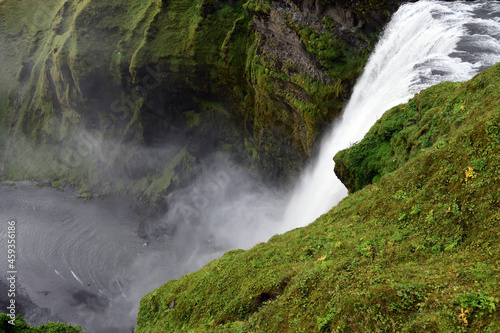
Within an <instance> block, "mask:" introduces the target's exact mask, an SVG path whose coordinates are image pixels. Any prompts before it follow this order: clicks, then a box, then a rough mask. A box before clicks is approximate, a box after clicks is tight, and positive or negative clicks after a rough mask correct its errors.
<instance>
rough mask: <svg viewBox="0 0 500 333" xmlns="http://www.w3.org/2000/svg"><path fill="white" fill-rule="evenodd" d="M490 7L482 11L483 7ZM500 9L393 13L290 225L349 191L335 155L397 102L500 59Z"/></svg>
mask: <svg viewBox="0 0 500 333" xmlns="http://www.w3.org/2000/svg"><path fill="white" fill-rule="evenodd" d="M486 9H487V11H485V12H487V15H486V16H484V15H483V16H481V17H479V16H478V14H477V13H478V12H481V11H484V10H486ZM499 9H500V7H499V6H498V5H497V4H493V3H485V2H482V3H476V4H470V3H463V2H458V3H457V2H455V3H443V2H431V1H420V2H418V3H415V4H406V5H403V6H402V7H401V8H400V9H399V10H398V11H397V12H396V13H395V14H394V16H393V18H392V20H391V22H390V23H389V25H388V26H387V28H386V30H385V32H384V34H383V36H382V38H381V40H380V42H379V43H378V45H377V47H376V49H375V51H374V52H373V54H372V56H371V57H370V60H369V61H368V64H367V65H366V67H365V70H364V73H363V75H362V76H361V77H360V79H359V80H358V83H357V84H356V86H355V88H354V91H353V94H352V96H351V99H350V101H349V103H348V104H347V107H346V108H345V110H344V113H343V115H342V117H341V119H339V120H338V121H337V122H335V124H334V125H333V129H332V130H331V133H330V134H329V135H327V136H326V137H325V139H324V140H323V142H322V145H321V149H320V154H319V156H318V158H317V160H316V161H315V162H314V164H313V165H312V167H310V168H309V169H308V170H307V171H306V172H305V173H304V174H303V176H302V178H301V179H300V181H299V184H298V185H297V186H296V188H295V190H294V192H293V195H292V199H291V200H290V203H289V205H288V207H287V210H286V213H285V219H284V221H285V222H284V229H283V230H289V229H292V228H294V227H299V226H304V225H306V224H307V223H310V222H311V221H314V219H316V218H317V217H319V216H320V215H321V214H323V213H325V212H327V211H328V210H329V209H330V208H331V207H332V206H334V205H335V204H336V203H338V202H339V201H340V200H341V199H342V198H344V197H345V196H346V195H347V189H346V188H345V187H344V186H343V184H342V183H341V182H340V181H339V180H338V178H337V177H336V176H335V174H334V172H333V167H334V164H333V161H332V158H333V156H334V155H335V154H336V153H337V152H338V151H339V150H342V149H345V148H347V147H349V146H350V145H351V144H352V143H355V142H357V141H359V140H361V139H362V138H363V136H364V135H365V134H366V133H367V132H368V130H369V129H370V127H371V126H372V125H373V124H374V123H375V121H376V120H377V119H378V118H380V117H381V115H382V114H383V113H384V112H385V111H386V110H388V109H390V108H391V107H393V106H395V105H398V104H401V103H405V102H407V101H408V100H409V99H410V98H411V97H413V96H414V94H415V93H418V92H419V91H420V90H422V89H424V88H427V87H429V86H431V85H434V84H437V83H439V82H443V81H464V80H468V79H470V78H471V77H472V76H473V75H474V74H476V73H478V72H479V71H480V70H482V69H484V68H486V67H489V66H492V65H493V64H495V63H496V62H498V61H500V43H499V37H500V23H499V21H500V20H499V18H498V16H499Z"/></svg>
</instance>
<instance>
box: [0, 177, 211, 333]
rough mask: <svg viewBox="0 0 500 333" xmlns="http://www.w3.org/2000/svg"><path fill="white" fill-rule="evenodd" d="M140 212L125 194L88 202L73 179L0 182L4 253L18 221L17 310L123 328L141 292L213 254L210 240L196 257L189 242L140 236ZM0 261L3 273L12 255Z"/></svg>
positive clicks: (39, 317) (31, 317)
mask: <svg viewBox="0 0 500 333" xmlns="http://www.w3.org/2000/svg"><path fill="white" fill-rule="evenodd" d="M141 219H144V217H141V216H140V215H139V214H138V213H137V212H136V211H135V210H134V209H133V205H132V203H131V202H127V200H125V199H123V198H108V199H105V200H90V201H88V202H84V201H83V200H82V199H80V198H78V193H77V191H76V190H75V189H74V188H70V187H67V188H66V189H65V190H64V192H61V191H58V190H55V189H53V188H39V187H36V186H34V184H30V183H28V182H19V183H17V185H16V187H8V186H0V221H1V229H0V230H1V232H0V244H1V249H0V253H2V254H6V253H7V249H6V244H7V229H6V227H7V221H11V220H14V221H15V222H16V241H17V243H16V251H17V253H16V257H17V258H16V269H17V283H16V285H17V288H16V289H17V295H16V301H17V303H18V309H17V310H18V312H19V313H21V312H22V313H23V314H24V315H25V316H26V319H27V320H28V321H29V322H31V323H42V322H46V321H47V320H64V321H66V322H68V323H74V324H78V325H82V326H84V328H85V329H86V330H87V331H88V332H114V331H116V332H124V331H123V330H124V329H125V328H127V327H132V326H134V320H135V315H136V312H137V306H138V301H139V299H140V297H142V296H143V295H145V294H146V293H148V292H150V291H151V290H152V289H153V288H155V287H157V286H159V285H161V284H162V283H164V282H165V281H167V280H169V279H173V278H178V277H180V276H181V275H182V274H185V273H186V272H187V271H189V270H190V269H194V268H197V267H198V266H200V265H201V264H202V263H204V262H206V261H207V260H209V259H210V258H212V257H213V256H214V255H215V252H214V251H210V249H209V248H207V249H206V251H205V254H204V255H200V258H199V261H193V260H191V261H190V260H189V256H188V253H187V252H189V251H188V249H186V245H187V244H186V243H184V245H182V244H181V243H176V242H175V241H172V240H171V239H170V238H169V237H163V238H159V239H152V238H151V237H149V238H143V237H139V236H138V235H139V234H140V232H139V230H140V226H141V225H143V223H142V222H143V221H141ZM185 240H186V239H185ZM190 248H191V250H193V246H190ZM210 252H213V254H212V255H210ZM180 261H182V264H180ZM0 267H1V268H2V269H1V271H2V275H4V274H3V272H6V271H8V270H9V269H8V267H7V258H2V260H1V261H0ZM1 281H2V283H1V284H0V292H1V294H0V301H1V305H2V309H3V312H5V307H6V306H7V301H8V297H7V292H6V279H5V278H4V277H3V276H2V280H1ZM113 327H115V329H113Z"/></svg>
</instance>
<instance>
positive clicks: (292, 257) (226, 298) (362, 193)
mask: <svg viewBox="0 0 500 333" xmlns="http://www.w3.org/2000/svg"><path fill="white" fill-rule="evenodd" d="M499 92H500V64H499V65H496V66H494V67H492V68H491V69H489V70H487V71H486V72H483V73H481V74H479V75H477V76H476V77H475V78H473V79H472V80H471V81H469V82H465V83H442V84H439V85H437V86H434V87H431V88H429V89H427V90H424V91H422V92H421V93H419V94H418V95H417V96H415V97H414V98H413V99H412V100H411V101H410V102H409V103H407V104H405V105H400V106H397V107H395V108H393V109H391V110H389V111H388V112H386V114H385V115H384V117H383V118H382V119H380V120H379V121H378V122H377V123H376V124H375V125H374V126H373V128H372V129H371V131H370V132H369V133H368V134H367V135H366V137H365V138H364V139H363V140H362V141H361V142H360V143H358V144H356V145H354V146H353V147H351V148H350V149H348V150H346V151H343V152H340V153H339V154H338V155H337V156H336V157H335V160H336V162H337V164H338V168H337V173H338V174H339V175H340V176H341V178H342V179H343V180H344V181H345V182H346V184H348V186H349V188H350V190H351V192H354V193H351V194H350V195H349V196H348V197H347V198H345V199H344V200H343V201H342V202H340V204H339V205H338V206H336V207H334V208H332V210H331V211H329V212H328V213H327V214H324V215H323V216H321V217H320V218H318V219H317V220H316V221H315V222H314V223H312V224H310V225H309V226H307V227H304V228H300V229H295V230H293V231H290V232H287V233H285V234H283V235H276V236H274V237H273V238H271V239H270V240H269V242H267V243H261V244H258V245H256V246H255V247H254V248H252V249H251V250H248V251H242V250H235V251H231V252H228V253H226V254H225V255H224V256H223V257H222V258H220V259H217V260H214V261H212V262H210V263H209V264H207V265H206V266H205V267H204V268H202V269H201V270H199V271H197V272H195V273H191V274H188V275H186V276H184V277H182V278H181V279H179V280H175V281H169V282H167V283H166V284H165V285H163V286H162V287H160V288H158V289H156V290H154V291H153V292H151V293H150V294H148V295H146V296H145V297H144V298H143V299H142V301H141V305H140V310H139V316H138V320H137V330H136V331H137V332H308V333H310V332H498V328H499V327H500V311H498V306H499V301H500V290H499V289H498V286H499V285H500V274H499V273H500V266H499V265H500V249H499V247H498V246H497V244H498V243H499V241H500V238H499V237H500V236H499V235H500V209H499V208H500V199H499V198H500V125H499V124H500V94H499Z"/></svg>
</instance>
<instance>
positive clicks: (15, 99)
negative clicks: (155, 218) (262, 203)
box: [0, 0, 400, 203]
mask: <svg viewBox="0 0 500 333" xmlns="http://www.w3.org/2000/svg"><path fill="white" fill-rule="evenodd" d="M399 2H400V1H398V0H391V1H368V0H366V1H365V0H363V1H356V2H349V1H340V2H338V1H335V2H332V1H301V0H298V1H291V0H290V1H282V0H280V1H265V0H250V1H243V0H240V1H229V2H224V1H217V0H200V1H188V0H171V1H160V0H148V1H120V0H112V1H105V2H103V1H95V0H86V1H73V0H58V1H46V0H42V1H31V0H30V1H23V2H19V1H15V0H5V1H2V2H0V54H2V58H1V60H0V74H1V77H2V87H1V88H0V126H1V128H2V134H3V135H2V137H1V138H0V147H1V148H2V151H3V152H4V154H3V156H2V159H1V161H0V162H1V164H0V172H1V177H2V179H34V178H47V179H53V180H67V181H70V182H73V183H78V184H84V185H86V186H87V189H86V191H88V192H89V193H86V194H90V192H100V193H106V192H109V191H117V190H118V191H123V192H126V193H131V194H135V195H139V194H140V196H141V197H142V198H143V199H145V200H148V201H150V202H152V203H158V201H159V200H160V201H161V199H162V198H163V197H164V195H165V193H166V191H167V190H168V189H169V188H174V187H175V186H182V183H183V181H184V180H185V179H189V178H190V173H193V172H196V171H193V168H194V167H195V166H197V165H199V164H200V163H203V160H204V158H206V156H208V155H210V154H212V153H214V152H226V153H229V154H232V155H233V156H237V158H238V159H240V162H241V163H242V164H244V165H246V166H247V167H249V168H250V167H254V168H258V169H259V170H262V171H263V172H264V174H265V175H266V176H267V177H268V178H269V179H270V180H274V181H280V182H282V181H286V180H287V179H289V178H290V177H292V176H294V175H296V174H297V173H298V172H299V170H300V168H301V166H302V164H303V162H304V160H305V159H306V158H307V156H309V155H310V154H311V149H312V147H313V143H314V142H315V139H316V138H317V136H318V134H319V133H320V132H321V130H322V128H323V126H324V125H325V124H327V123H329V122H330V121H331V120H332V119H333V118H334V117H335V116H336V115H337V114H338V113H339V111H340V110H341V108H342V105H343V103H344V102H345V101H346V100H347V98H348V97H349V94H350V90H351V88H352V86H353V85H354V82H355V80H356V78H357V76H358V74H359V73H360V71H361V70H362V68H363V65H364V63H365V62H366V59H367V57H368V54H369V53H370V51H371V50H372V48H373V46H374V42H375V41H376V40H377V37H378V33H379V32H380V31H381V29H382V27H383V26H384V24H385V23H386V22H387V20H388V19H389V17H390V14H391V13H392V12H393V11H395V10H396V9H397V5H398V3H399ZM214 128H217V131H214V130H213V129H214ZM157 147H161V148H162V151H161V152H159V151H158V149H156V148H157ZM146 148H150V149H146ZM143 161H156V162H155V163H153V162H148V163H146V164H147V165H146V166H145V167H144V166H143V165H142V164H143ZM92 188H93V189H92Z"/></svg>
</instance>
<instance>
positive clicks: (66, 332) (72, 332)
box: [0, 313, 84, 333]
mask: <svg viewBox="0 0 500 333" xmlns="http://www.w3.org/2000/svg"><path fill="white" fill-rule="evenodd" d="M10 321H11V318H10V317H9V316H7V315H6V314H4V313H0V331H1V332H4V333H83V332H84V331H83V330H82V329H81V327H79V326H72V325H67V324H63V323H55V322H49V323H47V324H43V325H40V326H38V327H35V326H29V325H28V324H26V322H25V321H24V319H23V318H22V317H21V316H17V317H16V318H15V319H14V324H15V325H11V324H10V323H9V322H10Z"/></svg>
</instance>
